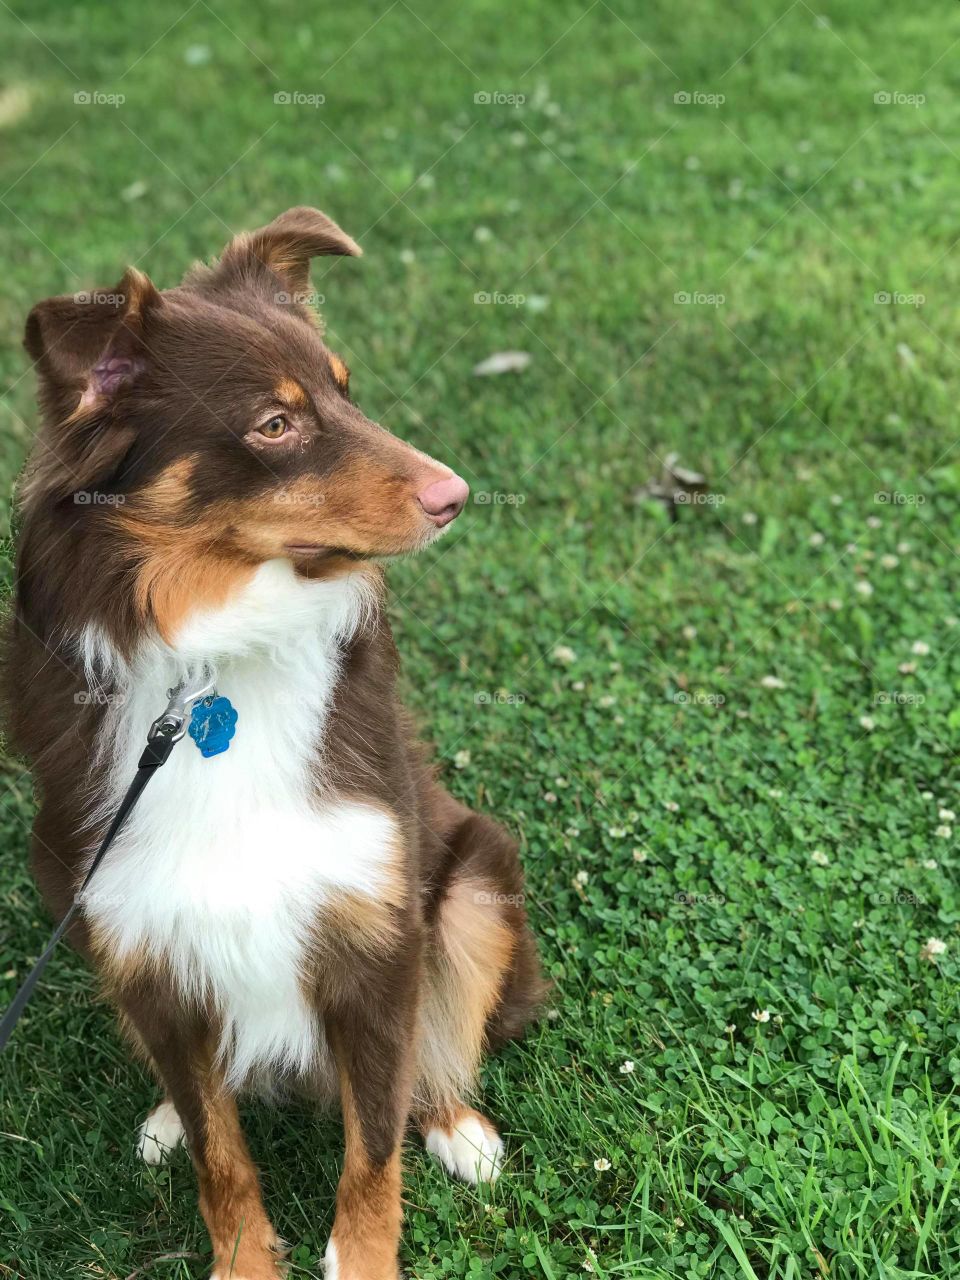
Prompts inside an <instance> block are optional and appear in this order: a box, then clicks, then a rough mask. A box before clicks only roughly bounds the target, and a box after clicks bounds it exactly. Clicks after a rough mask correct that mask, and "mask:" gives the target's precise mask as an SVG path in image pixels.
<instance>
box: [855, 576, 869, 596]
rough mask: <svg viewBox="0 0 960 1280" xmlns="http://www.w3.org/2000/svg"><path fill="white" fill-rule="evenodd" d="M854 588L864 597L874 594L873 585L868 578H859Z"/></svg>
mask: <svg viewBox="0 0 960 1280" xmlns="http://www.w3.org/2000/svg"><path fill="white" fill-rule="evenodd" d="M853 589H854V591H856V592H857V593H858V595H861V596H864V597H869V596H872V595H873V587H872V586H871V585H870V583H869V582H868V581H867V580H866V578H858V579H857V580H856V582H855V583H854V584H853Z"/></svg>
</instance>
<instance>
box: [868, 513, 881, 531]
mask: <svg viewBox="0 0 960 1280" xmlns="http://www.w3.org/2000/svg"><path fill="white" fill-rule="evenodd" d="M882 524H883V521H882V520H881V519H880V517H879V516H867V528H868V529H879V528H880V526H881V525H882Z"/></svg>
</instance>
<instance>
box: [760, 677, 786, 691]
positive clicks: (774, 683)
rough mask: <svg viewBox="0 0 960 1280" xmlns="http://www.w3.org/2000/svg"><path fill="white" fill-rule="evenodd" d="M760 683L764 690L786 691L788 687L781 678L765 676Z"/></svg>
mask: <svg viewBox="0 0 960 1280" xmlns="http://www.w3.org/2000/svg"><path fill="white" fill-rule="evenodd" d="M760 683H761V684H762V685H763V687H764V689H785V688H786V687H787V686H786V685H785V684H784V682H783V681H782V680H781V679H780V677H779V676H764V677H763V678H762V679H761V681H760Z"/></svg>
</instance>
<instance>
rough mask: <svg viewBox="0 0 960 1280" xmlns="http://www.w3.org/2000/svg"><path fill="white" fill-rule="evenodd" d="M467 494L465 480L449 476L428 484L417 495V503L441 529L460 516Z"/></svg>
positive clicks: (468, 490)
mask: <svg viewBox="0 0 960 1280" xmlns="http://www.w3.org/2000/svg"><path fill="white" fill-rule="evenodd" d="M469 494H470V486H469V485H468V484H467V482H466V480H461V478H460V477H459V476H455V475H449V476H447V477H446V478H445V479H443V480H434V482H433V484H428V485H427V487H426V488H425V489H424V490H423V491H422V492H421V493H418V494H417V501H418V502H419V503H420V505H421V507H423V509H424V511H425V512H426V514H427V515H428V516H429V517H430V519H431V520H432V521H433V523H434V524H435V525H436V526H437V527H438V528H440V529H442V528H443V526H444V525H445V524H449V523H450V521H451V520H455V519H456V517H457V516H458V515H459V514H460V512H461V511H462V510H463V504H464V503H465V502H466V500H467V498H468V496H469Z"/></svg>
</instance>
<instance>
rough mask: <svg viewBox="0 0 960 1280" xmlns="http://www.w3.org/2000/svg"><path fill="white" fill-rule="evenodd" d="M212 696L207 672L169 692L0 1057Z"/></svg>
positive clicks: (6, 1019)
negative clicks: (136, 815)
mask: <svg viewBox="0 0 960 1280" xmlns="http://www.w3.org/2000/svg"><path fill="white" fill-rule="evenodd" d="M213 692H214V689H213V680H212V678H211V676H210V672H209V671H207V670H205V671H204V673H203V675H202V676H201V677H199V678H198V679H197V680H193V681H183V682H182V683H181V684H179V685H177V687H176V688H175V689H171V690H170V691H169V693H168V697H169V698H170V701H169V702H168V704H167V709H166V711H164V713H163V715H162V716H159V717H158V718H157V719H156V720H154V722H153V724H152V725H151V726H150V732H149V733H148V734H147V745H146V747H145V748H144V751H143V755H142V756H141V757H140V761H139V763H138V765H137V772H136V774H135V775H134V778H133V781H132V782H131V783H130V786H129V787H128V788H127V793H126V795H125V796H124V797H123V799H122V800H121V801H120V807H119V808H118V809H117V812H116V813H115V814H114V816H113V821H112V822H111V823H110V826H109V828H108V829H107V834H106V835H105V836H104V837H103V842H102V843H101V845H100V848H99V849H98V850H97V852H96V856H95V857H94V859H93V862H91V864H90V870H89V871H88V872H87V874H86V875H85V876H84V879H83V884H81V886H80V888H79V889H78V890H77V892H76V894H75V895H74V899H73V905H72V906H71V908H70V910H69V911H68V912H67V914H66V915H65V916H64V917H63V919H62V920H61V921H60V923H59V924H58V925H57V927H56V929H54V931H53V936H52V937H51V939H50V941H49V943H48V944H47V948H46V950H45V951H44V953H43V955H42V956H41V957H40V959H39V960H38V961H37V963H36V964H35V965H34V966H33V968H32V969H31V970H30V973H29V974H28V975H27V978H26V980H25V982H24V984H23V986H22V987H21V988H20V990H19V991H18V992H17V994H16V995H15V996H14V998H13V1003H12V1004H11V1005H10V1007H9V1009H8V1010H7V1011H6V1013H5V1014H4V1015H3V1018H2V1019H0V1053H2V1052H3V1050H4V1049H5V1048H6V1047H7V1042H8V1041H9V1039H10V1036H11V1035H12V1033H13V1029H14V1027H15V1026H16V1025H17V1023H18V1022H19V1021H20V1016H21V1014H22V1013H23V1011H24V1009H25V1008H26V1005H27V1001H28V1000H29V999H30V997H31V996H32V995H33V989H34V987H35V986H36V985H37V982H38V981H39V979H40V975H41V974H42V973H43V971H44V969H45V968H46V967H47V961H48V960H49V959H50V957H51V956H52V955H53V952H54V950H55V948H56V945H57V943H58V942H59V941H60V939H61V938H62V937H63V935H64V934H65V933H66V932H67V930H68V929H69V928H70V926H71V924H72V923H73V921H74V918H75V917H76V915H77V913H78V912H79V911H80V909H81V908H82V907H83V895H84V893H85V892H86V889H87V887H88V886H89V884H90V881H91V880H92V879H93V877H94V875H95V873H96V870H97V867H99V866H100V863H101V862H102V861H103V859H104V855H105V854H106V852H107V850H108V849H109V848H110V845H111V844H112V843H113V841H114V838H115V837H116V835H117V832H118V831H119V830H120V828H121V827H122V826H123V824H124V822H126V820H127V818H128V817H129V816H130V811H131V810H132V809H133V806H134V805H135V804H136V803H137V801H138V800H139V799H140V796H141V795H142V793H143V789H144V787H146V785H147V783H148V782H149V781H150V779H151V778H152V777H153V775H154V773H155V772H156V771H157V769H159V768H160V766H161V765H163V764H166V763H167V760H169V758H170V752H171V751H172V750H173V748H174V747H175V746H176V744H177V743H178V742H179V741H180V739H181V738H182V737H183V735H184V733H185V731H186V727H187V715H188V713H189V711H190V709H191V708H192V706H193V704H194V703H195V702H197V701H199V700H200V699H201V698H207V697H209V696H210V695H211V694H212V693H213Z"/></svg>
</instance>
